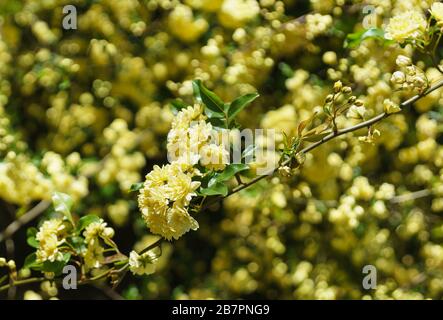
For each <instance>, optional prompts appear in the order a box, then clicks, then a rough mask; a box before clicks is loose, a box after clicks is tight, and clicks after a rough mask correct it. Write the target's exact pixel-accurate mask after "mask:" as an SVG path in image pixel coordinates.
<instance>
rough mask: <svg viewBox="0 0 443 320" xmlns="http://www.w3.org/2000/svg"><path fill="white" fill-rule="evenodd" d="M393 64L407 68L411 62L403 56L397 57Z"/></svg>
mask: <svg viewBox="0 0 443 320" xmlns="http://www.w3.org/2000/svg"><path fill="white" fill-rule="evenodd" d="M395 63H396V64H397V66H399V67H407V66H410V65H411V64H412V61H411V59H410V58H409V57H406V56H404V55H399V56H398V57H397V59H396V60H395Z"/></svg>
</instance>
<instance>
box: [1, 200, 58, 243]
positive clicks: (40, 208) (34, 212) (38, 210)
mask: <svg viewBox="0 0 443 320" xmlns="http://www.w3.org/2000/svg"><path fill="white" fill-rule="evenodd" d="M50 204H51V202H49V201H47V200H42V201H40V202H39V203H38V204H37V205H36V206H35V207H33V208H32V209H31V210H29V211H28V212H26V213H25V214H23V215H22V216H21V217H20V218H18V219H17V220H15V221H14V222H12V223H11V224H10V225H9V226H7V227H6V229H5V230H4V231H3V232H2V233H0V242H3V241H4V240H5V239H8V238H10V237H12V236H13V235H14V233H16V232H17V231H18V230H19V229H20V228H21V227H22V226H24V225H25V224H27V223H29V222H31V221H32V220H34V219H35V218H37V217H38V216H39V215H40V214H42V213H43V212H44V211H45V210H46V209H47V208H48V207H49V205H50Z"/></svg>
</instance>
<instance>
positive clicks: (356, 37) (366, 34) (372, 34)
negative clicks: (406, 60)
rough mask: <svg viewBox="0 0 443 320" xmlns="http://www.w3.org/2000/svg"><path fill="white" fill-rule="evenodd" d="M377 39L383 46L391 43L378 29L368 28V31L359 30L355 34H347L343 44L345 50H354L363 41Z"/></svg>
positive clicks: (381, 30)
mask: <svg viewBox="0 0 443 320" xmlns="http://www.w3.org/2000/svg"><path fill="white" fill-rule="evenodd" d="M366 39H378V40H380V41H382V42H383V44H389V43H392V41H391V40H388V39H386V38H385V31H384V30H383V29H379V28H370V29H368V30H361V31H358V32H355V33H351V34H348V35H347V36H346V40H345V43H344V47H345V48H355V47H358V46H359V45H360V43H361V42H362V41H363V40H366Z"/></svg>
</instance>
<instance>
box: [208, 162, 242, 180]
mask: <svg viewBox="0 0 443 320" xmlns="http://www.w3.org/2000/svg"><path fill="white" fill-rule="evenodd" d="M248 169H249V166H248V165H247V164H244V163H235V164H230V165H228V166H226V168H225V170H223V172H221V173H220V174H217V175H216V176H215V177H214V178H213V179H215V180H216V181H217V182H225V181H227V180H229V179H231V178H232V177H234V176H235V175H236V174H237V173H239V172H242V171H245V170H248Z"/></svg>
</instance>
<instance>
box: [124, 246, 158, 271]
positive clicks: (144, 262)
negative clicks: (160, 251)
mask: <svg viewBox="0 0 443 320" xmlns="http://www.w3.org/2000/svg"><path fill="white" fill-rule="evenodd" d="M157 258H158V257H157V255H156V254H155V253H153V252H152V251H147V252H145V253H143V254H141V255H139V254H138V253H137V252H135V251H131V253H130V254H129V270H131V272H132V273H133V274H137V275H140V276H141V275H144V274H146V275H149V274H152V273H154V272H155V267H156V265H155V261H156V259H157Z"/></svg>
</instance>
